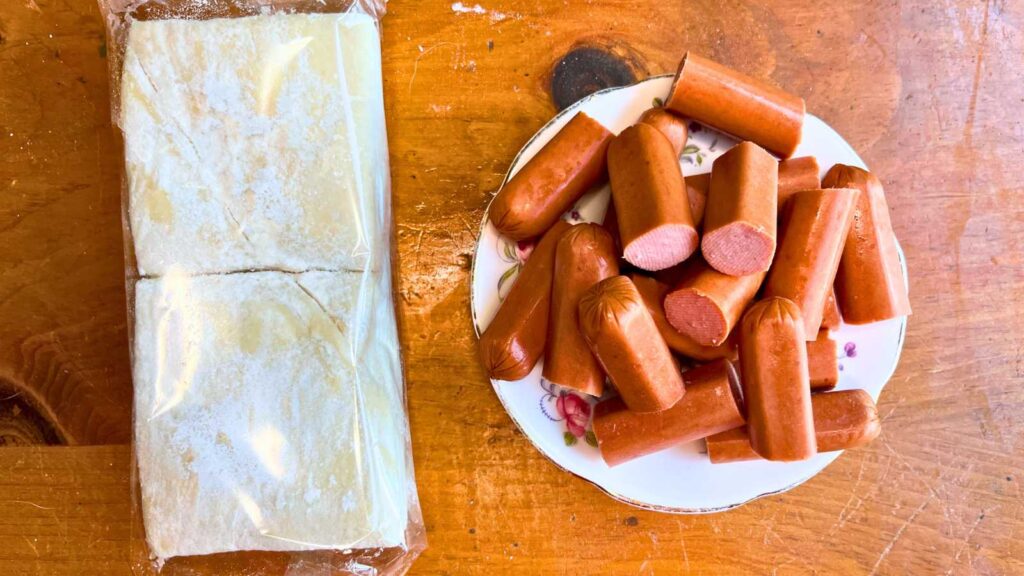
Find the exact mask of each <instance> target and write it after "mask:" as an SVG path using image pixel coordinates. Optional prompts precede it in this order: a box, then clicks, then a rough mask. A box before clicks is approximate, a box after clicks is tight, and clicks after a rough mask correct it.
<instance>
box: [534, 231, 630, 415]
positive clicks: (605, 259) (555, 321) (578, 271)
mask: <svg viewBox="0 0 1024 576" xmlns="http://www.w3.org/2000/svg"><path fill="white" fill-rule="evenodd" d="M618 273H619V266H618V257H616V256H615V242H614V241H613V240H612V237H611V234H609V233H608V231H607V230H605V229H604V228H602V227H601V226H598V225H597V224H578V225H576V226H573V227H572V228H571V229H570V230H569V231H568V232H565V233H564V234H562V238H561V240H559V241H558V247H557V248H556V249H555V272H554V283H553V287H552V290H551V319H550V320H549V321H548V341H547V352H546V353H545V355H544V378H545V379H546V380H547V381H549V382H553V383H555V384H558V385H559V386H564V387H566V388H572V389H574V390H579V391H580V392H583V393H585V394H590V395H592V396H600V395H601V394H602V393H603V392H604V372H603V371H602V370H601V366H600V364H598V362H597V359H596V358H594V355H593V354H592V353H591V352H590V347H589V346H588V345H587V342H586V340H584V339H583V334H582V333H581V332H580V325H579V312H578V307H579V300H580V296H582V295H583V293H584V292H586V291H587V290H589V289H590V287H591V286H593V285H594V284H597V283H598V282H600V281H601V280H604V279H605V278H609V277H611V276H615V275H617V274H618Z"/></svg>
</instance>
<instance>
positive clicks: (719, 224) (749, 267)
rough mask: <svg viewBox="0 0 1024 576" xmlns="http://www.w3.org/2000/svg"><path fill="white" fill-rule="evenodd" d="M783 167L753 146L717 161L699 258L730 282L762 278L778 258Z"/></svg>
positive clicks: (740, 146) (736, 149)
mask: <svg viewBox="0 0 1024 576" xmlns="http://www.w3.org/2000/svg"><path fill="white" fill-rule="evenodd" d="M778 176H779V163H778V162H776V161H775V158H772V156H771V154H769V153H767V152H765V151H764V150H763V149H761V148H760V147H758V146H757V145H756V144H754V143H752V142H741V143H739V144H737V145H736V146H734V147H733V148H732V149H731V150H729V151H728V152H726V153H725V154H723V155H721V156H719V157H718V159H716V160H715V163H714V165H713V166H712V168H711V188H710V191H709V192H708V200H707V206H706V207H705V210H704V238H703V240H701V246H700V249H701V253H703V255H704V259H705V260H707V262H708V264H710V265H711V267H712V268H714V269H715V270H718V271H719V272H721V273H723V274H729V275H730V276H744V275H746V274H754V273H755V272H764V271H766V270H768V267H769V266H771V263H772V257H773V256H774V255H775V233H776V220H777V219H778V199H779V198H778V187H779V180H778Z"/></svg>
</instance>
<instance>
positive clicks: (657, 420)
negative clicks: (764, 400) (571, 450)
mask: <svg viewBox="0 0 1024 576" xmlns="http://www.w3.org/2000/svg"><path fill="white" fill-rule="evenodd" d="M683 379H684V380H685V381H686V395H685V396H683V398H682V399H681V400H680V401H679V402H678V403H677V404H676V405H675V406H673V407H671V408H669V409H668V410H665V411H662V412H654V413H650V414H638V413H636V412H632V411H630V410H629V409H627V408H626V405H625V403H624V402H622V400H621V399H620V398H612V399H610V400H605V401H603V402H601V403H600V404H598V405H597V407H596V408H595V409H594V435H596V436H597V445H598V447H599V448H600V449H601V456H602V457H603V458H604V461H605V463H607V464H608V465H609V466H617V465H619V464H622V463H623V462H628V461H630V460H633V459H635V458H639V457H641V456H646V455H647V454H652V453H654V452H659V451H661V450H665V449H666V448H671V447H673V446H677V445H679V444H683V443H685V442H691V441H693V440H699V439H701V438H705V437H707V436H710V435H711V434H716V433H718V432H721V431H723V430H730V429H732V428H735V427H737V426H742V425H743V407H742V401H741V399H740V393H739V387H738V383H737V380H736V373H735V371H734V370H733V368H732V365H731V364H730V363H729V362H728V361H727V360H716V361H715V362H713V363H711V364H705V365H704V366H701V367H700V368H694V369H693V370H689V371H687V372H685V373H684V374H683Z"/></svg>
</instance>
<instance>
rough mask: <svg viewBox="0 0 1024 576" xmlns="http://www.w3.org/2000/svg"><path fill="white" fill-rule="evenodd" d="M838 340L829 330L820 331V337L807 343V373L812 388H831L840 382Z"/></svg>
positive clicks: (818, 390) (818, 389)
mask: <svg viewBox="0 0 1024 576" xmlns="http://www.w3.org/2000/svg"><path fill="white" fill-rule="evenodd" d="M836 352H837V347H836V341H835V340H832V339H831V338H829V337H828V330H822V331H821V332H818V339H817V340H811V341H810V342H808V343H807V373H808V375H809V376H810V380H811V390H812V391H814V392H821V391H823V390H831V389H833V388H835V387H836V384H838V383H839V359H838V357H837V354H836Z"/></svg>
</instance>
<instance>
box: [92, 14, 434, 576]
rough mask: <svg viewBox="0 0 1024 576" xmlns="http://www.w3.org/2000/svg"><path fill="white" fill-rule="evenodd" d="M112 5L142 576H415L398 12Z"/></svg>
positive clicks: (137, 556)
mask: <svg viewBox="0 0 1024 576" xmlns="http://www.w3.org/2000/svg"><path fill="white" fill-rule="evenodd" d="M100 8H101V11H102V12H103V15H104V17H105V19H106V23H107V33H108V46H110V47H111V49H110V50H109V53H110V56H111V58H110V60H111V86H112V87H113V94H112V96H113V97H112V102H113V116H114V122H115V123H116V124H117V125H118V126H119V127H120V128H121V130H122V132H123V134H124V142H125V171H124V172H125V178H124V186H123V194H122V198H123V202H122V204H123V207H124V208H123V216H124V225H125V247H126V248H125V252H126V270H127V274H126V275H127V287H128V308H129V326H131V327H132V330H131V333H132V338H131V342H132V344H131V356H132V367H133V380H134V388H135V405H134V450H133V454H134V463H133V464H134V465H133V471H134V472H135V473H136V474H137V475H136V476H135V478H134V480H135V481H133V486H134V488H135V490H134V493H133V502H134V507H133V518H134V520H135V521H134V522H133V524H134V526H136V527H137V528H142V529H143V531H141V532H138V531H137V532H135V534H134V535H133V538H132V542H133V567H134V569H135V570H136V572H139V573H150V572H152V571H154V570H155V571H158V572H160V573H162V574H186V573H187V574H193V573H229V572H230V573H246V574H259V573H273V574H284V573H287V574H289V575H291V574H305V573H316V574H321V573H324V574H327V573H331V574H334V573H339V572H340V573H354V574H395V573H402V572H404V571H405V570H406V569H407V568H408V566H409V565H410V564H411V562H412V560H413V559H414V558H415V557H416V556H417V555H418V554H419V552H420V551H422V550H423V548H424V547H425V545H426V541H425V537H424V529H423V521H422V517H421V514H420V510H419V504H418V500H417V496H416V484H415V480H414V476H413V467H412V457H411V449H410V442H409V432H408V418H407V414H406V409H405V397H404V387H403V381H402V369H401V361H400V357H399V343H398V335H397V330H396V325H395V315H394V304H393V295H392V284H391V243H390V237H391V211H390V176H389V167H388V152H387V138H386V130H385V123H384V108H383V98H382V92H383V91H382V81H381V62H380V57H381V55H380V33H379V19H380V17H381V16H382V15H383V12H384V7H383V3H382V2H381V3H373V2H369V1H366V2H358V1H356V2H351V1H349V2H339V1H336V0H317V1H309V2H288V1H285V0H267V1H246V0H134V1H133V0H100ZM140 519H141V521H140Z"/></svg>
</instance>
